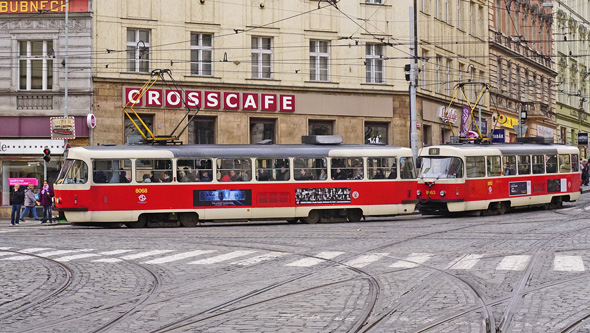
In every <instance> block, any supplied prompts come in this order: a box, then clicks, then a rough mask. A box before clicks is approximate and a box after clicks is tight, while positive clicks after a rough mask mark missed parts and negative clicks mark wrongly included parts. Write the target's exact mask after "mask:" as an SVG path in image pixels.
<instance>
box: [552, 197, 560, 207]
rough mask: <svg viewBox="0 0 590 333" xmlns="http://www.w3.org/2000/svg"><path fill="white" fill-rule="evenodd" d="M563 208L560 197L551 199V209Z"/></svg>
mask: <svg viewBox="0 0 590 333" xmlns="http://www.w3.org/2000/svg"><path fill="white" fill-rule="evenodd" d="M559 208H563V200H562V199H561V197H554V198H553V199H551V209H559Z"/></svg>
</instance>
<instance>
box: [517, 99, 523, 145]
mask: <svg viewBox="0 0 590 333" xmlns="http://www.w3.org/2000/svg"><path fill="white" fill-rule="evenodd" d="M521 114H522V103H521V104H520V105H519V106H518V133H516V135H518V137H519V138H522V118H521V116H520V115H521Z"/></svg>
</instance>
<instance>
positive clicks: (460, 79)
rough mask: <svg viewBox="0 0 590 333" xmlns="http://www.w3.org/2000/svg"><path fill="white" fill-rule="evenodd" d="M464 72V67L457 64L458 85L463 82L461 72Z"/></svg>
mask: <svg viewBox="0 0 590 333" xmlns="http://www.w3.org/2000/svg"><path fill="white" fill-rule="evenodd" d="M464 71H465V65H464V64H459V83H462V82H463V72H464Z"/></svg>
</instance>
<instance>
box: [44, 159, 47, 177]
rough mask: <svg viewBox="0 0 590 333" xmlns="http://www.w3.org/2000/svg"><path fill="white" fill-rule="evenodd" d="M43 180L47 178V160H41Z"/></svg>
mask: <svg viewBox="0 0 590 333" xmlns="http://www.w3.org/2000/svg"><path fill="white" fill-rule="evenodd" d="M43 180H44V181H45V180H47V162H45V160H43Z"/></svg>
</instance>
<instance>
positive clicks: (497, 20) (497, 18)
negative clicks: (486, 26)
mask: <svg viewBox="0 0 590 333" xmlns="http://www.w3.org/2000/svg"><path fill="white" fill-rule="evenodd" d="M501 13H502V3H501V2H500V0H496V5H495V6H494V25H495V26H496V27H495V28H496V31H502V14H501Z"/></svg>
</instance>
